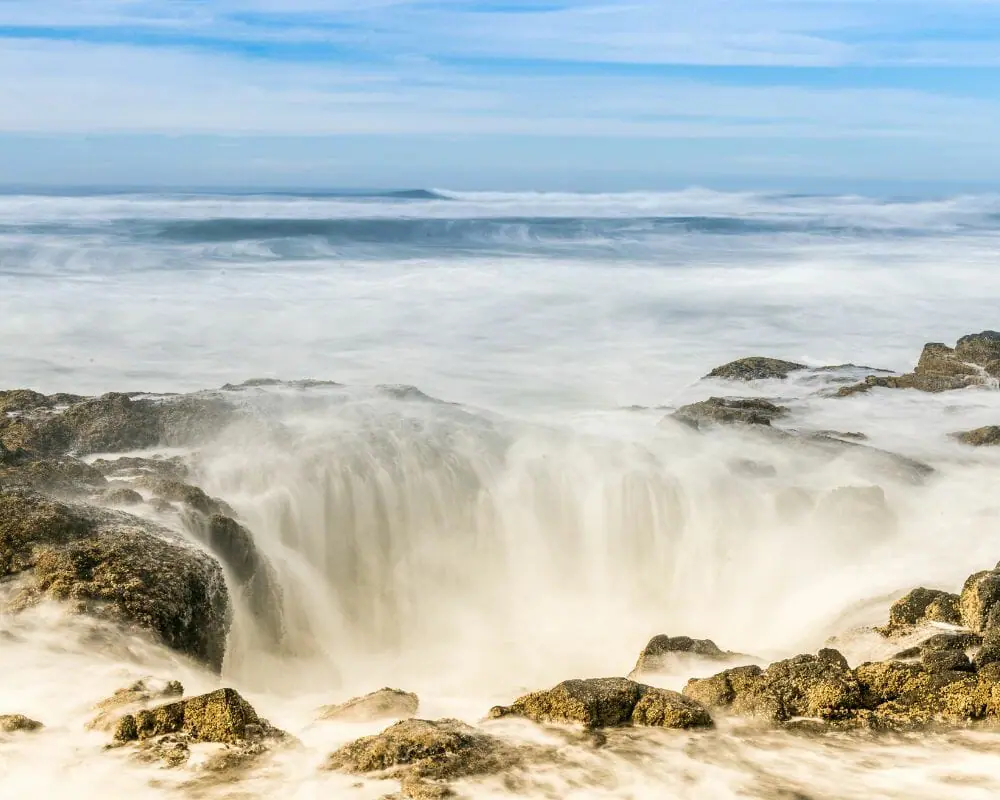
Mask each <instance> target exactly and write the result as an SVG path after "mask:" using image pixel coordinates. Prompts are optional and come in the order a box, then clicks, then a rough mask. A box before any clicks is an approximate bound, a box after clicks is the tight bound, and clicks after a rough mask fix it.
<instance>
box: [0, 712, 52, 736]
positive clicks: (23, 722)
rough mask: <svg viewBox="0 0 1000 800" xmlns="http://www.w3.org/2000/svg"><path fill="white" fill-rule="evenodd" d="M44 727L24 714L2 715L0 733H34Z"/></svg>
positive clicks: (0, 716)
mask: <svg viewBox="0 0 1000 800" xmlns="http://www.w3.org/2000/svg"><path fill="white" fill-rule="evenodd" d="M44 727H45V726H44V725H42V723H41V722H37V721H35V720H33V719H29V718H28V717H26V716H24V714H0V733H34V732H35V731H40V730H41V729H42V728H44Z"/></svg>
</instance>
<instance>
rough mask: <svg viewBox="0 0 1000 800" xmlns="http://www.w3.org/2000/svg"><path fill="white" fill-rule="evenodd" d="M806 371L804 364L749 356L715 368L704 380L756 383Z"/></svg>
mask: <svg viewBox="0 0 1000 800" xmlns="http://www.w3.org/2000/svg"><path fill="white" fill-rule="evenodd" d="M803 369H806V365H805V364H798V363H796V362H794V361H782V360H781V359H779V358H765V357H763V356H750V357H749V358H740V359H737V360H736V361H730V362H729V363H728V364H723V365H722V366H721V367H716V368H715V369H713V370H712V371H711V372H709V373H708V375H706V376H705V377H706V378H723V379H726V380H735V381H756V380H766V379H781V378H787V377H788V376H789V374H791V373H792V372H797V371H799V370H803Z"/></svg>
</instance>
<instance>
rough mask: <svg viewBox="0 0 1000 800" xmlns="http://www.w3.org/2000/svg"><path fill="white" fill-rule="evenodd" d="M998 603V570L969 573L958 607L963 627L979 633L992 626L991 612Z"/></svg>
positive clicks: (999, 594) (999, 601) (999, 573)
mask: <svg viewBox="0 0 1000 800" xmlns="http://www.w3.org/2000/svg"><path fill="white" fill-rule="evenodd" d="M998 604H1000V571H997V570H991V571H983V572H977V573H976V574H974V575H970V576H969V579H968V580H967V581H966V582H965V585H964V586H963V587H962V594H961V595H960V596H959V600H958V608H959V612H960V613H961V617H962V624H963V625H965V627H967V628H969V629H971V630H973V631H976V632H977V633H981V632H982V631H985V630H986V629H987V628H990V627H993V624H994V622H995V619H994V618H992V615H993V612H994V610H995V609H997V608H998Z"/></svg>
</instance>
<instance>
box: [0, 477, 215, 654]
mask: <svg viewBox="0 0 1000 800" xmlns="http://www.w3.org/2000/svg"><path fill="white" fill-rule="evenodd" d="M14 575H17V576H19V577H20V578H22V579H25V586H24V588H23V589H22V590H21V592H20V593H19V594H18V595H16V597H15V598H14V600H13V602H12V604H11V608H12V609H14V610H17V609H19V608H24V607H26V606H28V605H31V604H32V603H34V602H36V601H37V600H39V599H42V598H51V599H54V600H60V601H64V602H67V603H69V604H71V606H72V607H73V608H75V609H76V610H78V611H80V612H86V613H90V614H93V615H95V616H100V617H106V618H110V619H113V620H116V621H119V622H122V623H125V624H128V625H133V626H136V627H138V628H141V629H143V630H146V631H148V632H150V633H153V634H155V635H156V636H158V637H159V638H160V639H161V640H162V641H163V642H164V643H165V644H167V645H168V646H170V647H172V648H174V649H176V650H178V651H180V652H182V653H186V654H188V655H191V656H193V657H195V658H197V659H199V660H202V661H204V662H206V663H207V664H209V665H210V666H212V667H213V668H215V669H219V668H220V667H221V664H222V658H223V655H224V653H225V642H226V636H227V633H228V630H229V622H230V615H231V611H230V604H229V596H228V592H227V590H226V586H225V582H224V579H223V574H222V570H221V568H220V566H219V564H218V562H216V561H215V560H214V559H212V558H211V557H210V556H208V555H206V554H205V553H203V552H201V551H199V550H197V549H196V548H195V547H193V546H191V545H189V544H187V543H186V542H184V541H183V539H182V538H181V537H179V536H178V535H177V534H175V533H173V532H172V531H170V530H169V529H166V528H162V527H160V526H158V525H156V524H155V523H152V522H150V521H148V520H145V519H142V518H139V517H134V516H131V515H128V514H124V513H122V512H115V511H101V510H99V509H96V508H93V507H90V506H80V505H69V504H65V503H62V502H59V501H57V500H54V499H52V498H49V497H46V496H44V495H41V494H38V493H36V492H33V491H30V490H24V489H11V490H0V577H7V576H14Z"/></svg>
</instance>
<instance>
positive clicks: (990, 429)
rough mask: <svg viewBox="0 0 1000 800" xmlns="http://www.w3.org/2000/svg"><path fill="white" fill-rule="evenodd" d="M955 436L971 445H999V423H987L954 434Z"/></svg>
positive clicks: (963, 442)
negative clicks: (981, 426)
mask: <svg viewBox="0 0 1000 800" xmlns="http://www.w3.org/2000/svg"><path fill="white" fill-rule="evenodd" d="M955 437H956V438H957V439H958V440H959V441H960V442H962V444H968V445H971V446H972V447H993V446H995V445H1000V425H987V426H985V427H983V428H976V429H975V430H971V431H964V432H962V433H957V434H955Z"/></svg>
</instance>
